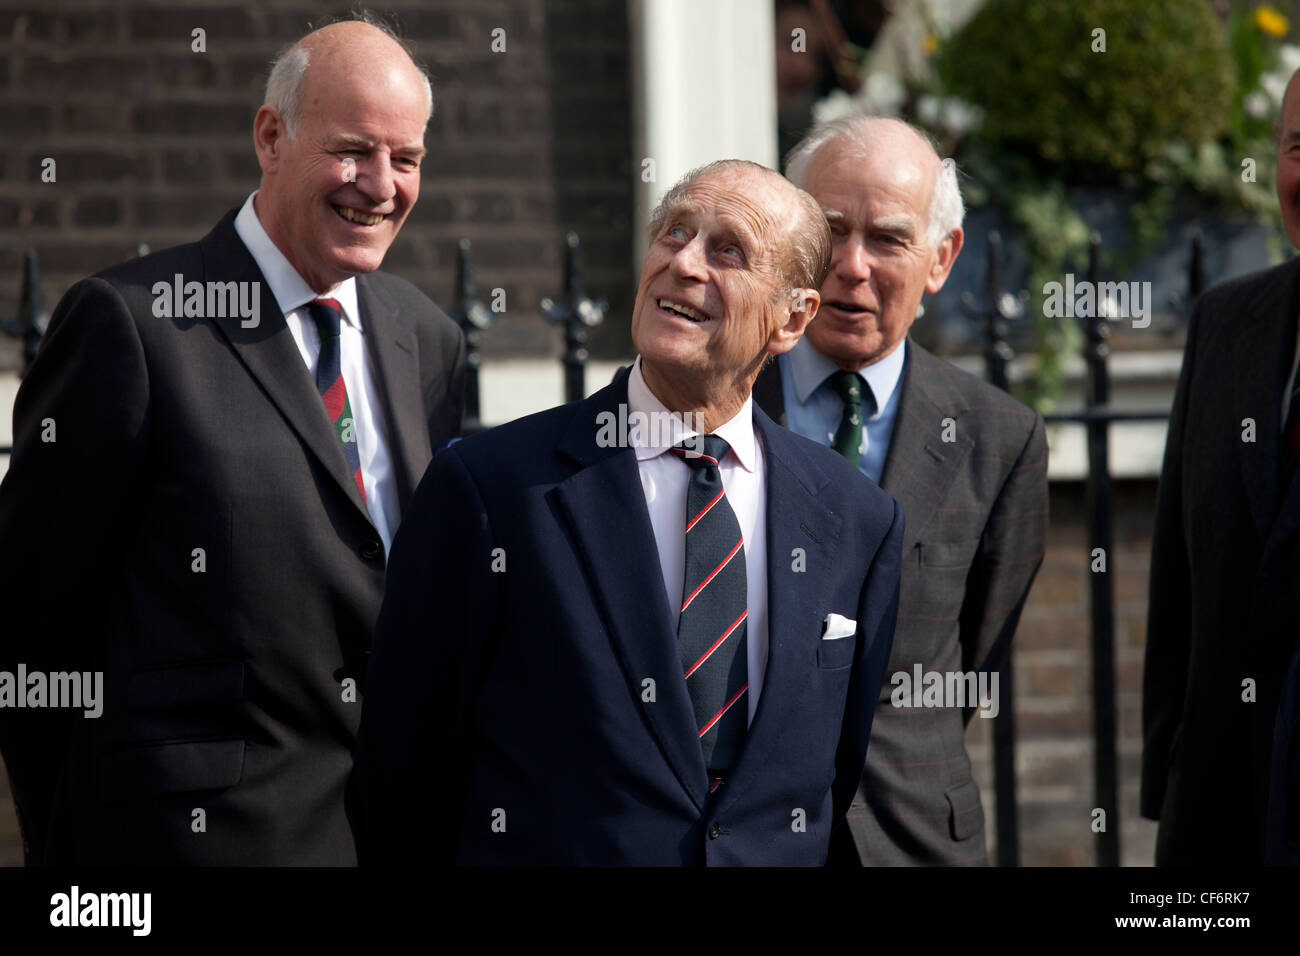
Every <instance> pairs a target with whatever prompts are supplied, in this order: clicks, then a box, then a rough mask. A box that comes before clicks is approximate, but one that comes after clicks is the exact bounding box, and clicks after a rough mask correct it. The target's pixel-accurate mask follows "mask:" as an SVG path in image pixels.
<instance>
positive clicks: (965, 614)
mask: <svg viewBox="0 0 1300 956" xmlns="http://www.w3.org/2000/svg"><path fill="white" fill-rule="evenodd" d="M1047 510H1048V502H1047V436H1046V430H1045V428H1044V425H1043V418H1042V416H1041V415H1035V416H1034V421H1033V424H1032V425H1031V426H1030V429H1029V435H1028V437H1027V438H1026V439H1025V443H1024V445H1023V446H1022V447H1021V449H1020V454H1019V455H1018V457H1017V458H1016V463H1015V464H1014V465H1013V466H1012V468H1011V472H1010V473H1009V474H1008V475H1007V479H1006V481H1005V483H1003V485H1002V490H1001V491H1000V492H999V493H998V498H997V501H996V502H995V503H994V505H993V510H992V511H991V512H989V517H988V521H987V522H986V523H985V526H984V533H983V535H981V537H980V545H979V549H978V551H977V552H976V555H975V560H974V561H973V562H972V565H971V572H970V574H969V576H968V577H967V579H966V596H965V598H964V599H963V601H962V607H961V614H960V616H959V625H960V639H961V656H962V669H963V670H965V671H967V672H970V671H995V670H997V669H998V668H999V667H1001V666H1002V661H1003V660H1004V659H1005V658H1006V654H1007V649H1008V648H1009V647H1010V646H1011V638H1012V637H1013V636H1014V635H1015V633H1016V625H1017V624H1019V623H1020V612H1021V611H1022V610H1023V609H1024V606H1025V599H1026V598H1027V597H1028V596H1029V587H1030V585H1031V584H1033V581H1034V575H1036V574H1037V573H1038V568H1039V566H1040V565H1041V564H1042V563H1043V552H1044V551H1045V549H1046V547H1047ZM973 713H974V708H967V709H966V711H965V715H964V716H965V719H966V720H968V721H969V720H970V718H971V715H972V714H973Z"/></svg>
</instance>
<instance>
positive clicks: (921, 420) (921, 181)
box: [754, 116, 1047, 865]
mask: <svg viewBox="0 0 1300 956" xmlns="http://www.w3.org/2000/svg"><path fill="white" fill-rule="evenodd" d="M787 175H789V176H790V178H791V179H792V180H793V181H794V183H795V184H796V185H799V186H802V187H804V188H805V189H807V190H808V191H809V192H810V193H811V194H812V196H813V198H814V199H816V200H817V201H818V203H820V204H821V207H822V209H823V210H824V211H825V214H826V217H827V219H828V220H829V222H830V226H831V235H832V236H833V245H834V253H833V255H832V258H831V268H830V274H829V275H828V276H827V278H826V281H825V282H824V283H823V284H822V286H821V296H822V307H821V311H820V312H818V314H817V318H816V320H815V321H814V322H813V323H812V324H811V325H810V326H809V327H808V333H807V334H806V335H805V336H804V339H803V341H802V342H800V343H799V344H798V345H797V346H796V347H795V348H793V349H791V350H790V351H789V352H787V353H785V354H784V355H782V356H780V358H779V359H778V361H776V362H774V363H772V364H771V365H770V366H769V367H768V368H767V369H766V370H765V371H764V373H763V375H761V376H760V377H759V380H758V382H757V383H756V384H755V386H754V398H755V400H756V401H757V402H758V403H759V405H760V406H761V407H762V408H763V409H764V410H766V411H767V412H768V413H769V414H770V415H772V417H773V418H776V419H777V420H778V421H780V422H781V423H782V424H784V425H787V426H788V427H789V428H791V429H793V430H794V431H796V432H798V433H799V434H800V435H803V436H805V437H806V438H810V439H812V440H813V441H817V442H820V443H821V444H823V445H830V446H832V447H834V448H835V449H836V450H837V451H839V452H840V453H841V454H842V455H843V456H844V457H845V458H847V459H848V460H849V461H850V462H851V463H852V464H853V465H854V466H855V467H856V468H857V469H859V470H860V471H861V472H862V474H864V475H866V476H867V477H869V478H871V480H872V481H875V482H878V483H879V484H880V486H881V487H882V488H883V489H884V490H885V491H886V492H887V493H889V494H890V495H892V496H893V497H894V498H895V499H897V501H898V502H899V504H901V505H902V506H903V515H904V519H905V522H906V529H907V531H906V535H905V537H904V539H903V581H902V596H901V597H900V599H899V614H898V632H897V635H896V637H895V640H894V651H893V656H892V658H891V660H890V663H889V672H888V673H889V678H888V679H887V683H886V686H885V689H884V691H883V692H882V694H881V698H880V706H879V709H878V711H877V713H876V723H875V726H874V728H873V730H872V739H871V749H870V751H869V752H868V754H867V762H866V766H865V769H864V770H863V773H862V788H861V791H860V792H859V794H858V796H857V798H856V799H855V800H854V805H853V807H852V808H850V810H849V813H848V824H849V829H850V831H851V832H852V834H853V838H854V841H855V844H856V846H857V851H858V855H859V859H860V860H861V862H862V863H863V864H892V865H900V864H950V865H982V864H985V863H987V856H986V852H985V847H984V813H983V809H982V808H981V806H980V796H979V789H978V788H977V786H976V784H975V781H974V779H973V778H972V776H971V767H970V758H969V757H968V756H967V754H966V746H965V739H964V731H965V728H966V723H967V722H968V721H969V720H970V718H971V715H972V713H973V712H974V709H975V707H976V704H977V702H976V701H974V700H970V699H964V700H960V701H959V700H946V701H944V705H943V706H938V707H929V706H926V707H914V706H906V707H898V706H895V703H896V701H895V697H896V695H899V694H901V697H902V699H903V702H904V703H909V704H911V703H913V700H912V693H906V694H902V693H901V692H902V691H903V690H904V685H903V684H902V683H901V682H898V681H896V677H897V676H898V675H902V677H903V678H905V679H906V680H907V681H908V682H912V681H914V680H915V675H916V671H917V668H918V667H919V668H920V671H921V673H922V674H923V675H927V674H931V673H938V674H940V675H943V676H944V680H945V683H947V675H949V674H953V673H960V674H962V675H969V676H967V681H968V682H970V684H973V685H974V686H979V680H980V676H979V675H985V677H984V681H985V685H984V686H985V687H986V688H990V689H992V688H993V686H994V685H993V684H992V683H991V677H990V676H988V675H992V676H993V677H996V671H997V670H998V668H999V667H1000V666H1001V663H1002V660H1003V658H1004V656H1005V654H1006V652H1007V648H1008V646H1009V645H1010V643H1011V638H1012V635H1013V634H1014V633H1015V630H1016V623H1017V622H1018V621H1019V619H1020V611H1021V608H1022V607H1023V606H1024V602H1025V597H1026V595H1027V594H1028V593H1029V586H1030V584H1031V582H1032V581H1033V579H1034V574H1035V573H1036V572H1037V570H1038V566H1039V564H1040V563H1041V562H1042V559H1043V550H1044V547H1045V544H1046V536H1047V442H1046V439H1045V437H1044V429H1043V420H1042V418H1041V417H1040V416H1038V415H1037V414H1035V413H1034V412H1033V411H1031V410H1030V409H1028V408H1026V407H1025V406H1023V405H1021V404H1020V403H1019V402H1016V401H1015V400H1014V399H1012V398H1011V397H1009V396H1008V395H1006V394H1004V393H1003V392H1001V391H999V390H998V389H996V388H994V387H993V386H991V385H988V384H987V383H985V382H982V381H980V380H979V379H977V378H975V377H974V376H972V375H968V374H967V373H965V372H963V371H961V370H960V369H957V368H955V367H954V366H952V365H949V364H948V363H947V362H944V361H942V360H940V359H937V358H935V357H934V356H933V355H931V354H930V353H929V352H927V351H926V350H925V349H923V348H921V346H919V345H917V344H916V343H915V342H913V341H912V340H911V339H909V338H908V335H907V333H908V330H909V329H910V328H911V326H912V322H913V320H914V319H915V318H916V315H917V312H918V310H919V307H920V304H921V297H922V295H923V294H924V293H926V292H930V293H934V292H938V291H939V289H940V288H941V287H942V286H943V284H944V281H945V280H946V279H947V278H948V273H949V270H951V268H952V264H953V262H954V261H956V258H957V254H958V253H959V252H960V251H961V245H962V230H961V220H962V201H961V193H960V191H959V190H958V187H957V177H956V173H955V170H954V168H953V166H952V163H951V161H945V162H940V160H939V157H938V156H937V155H936V154H935V151H934V148H933V147H932V146H931V145H930V144H929V142H928V141H927V140H926V139H925V138H924V137H923V136H922V135H921V134H919V133H918V132H917V131H916V130H914V129H913V128H911V127H909V126H908V125H907V124H905V123H903V122H901V121H899V120H893V119H883V118H879V117H870V116H850V117H847V118H844V119H841V120H836V121H834V122H831V123H827V124H824V125H822V126H820V127H817V128H816V129H813V130H812V131H811V132H809V133H808V135H807V136H806V137H805V138H804V140H803V141H802V142H801V143H800V144H799V145H798V146H796V147H795V149H794V150H793V151H792V152H791V153H790V157H789V160H788V169H787ZM966 686H969V684H968V685H966ZM913 692H914V693H916V694H917V695H918V696H919V690H915V689H914V691H913ZM985 699H992V700H993V705H992V706H991V707H987V708H982V709H981V713H986V714H987V713H992V712H994V711H995V708H996V707H997V706H999V704H998V702H997V700H996V698H995V697H990V698H985ZM1010 703H1011V702H1010V701H1009V700H1003V701H1001V706H1010Z"/></svg>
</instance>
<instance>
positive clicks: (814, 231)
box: [646, 159, 831, 295]
mask: <svg viewBox="0 0 1300 956" xmlns="http://www.w3.org/2000/svg"><path fill="white" fill-rule="evenodd" d="M735 167H739V168H742V169H756V170H762V171H763V172H764V173H766V174H767V175H769V176H777V177H778V178H779V177H780V174H779V173H777V172H776V171H775V170H771V169H768V168H767V167H766V166H763V165H761V164H759V163H753V162H750V161H749V160H747V159H718V160H714V161H713V162H711V163H706V164H705V165H703V166H697V167H696V168H695V169H692V170H691V171H690V172H688V173H687V174H686V175H685V176H683V177H682V178H681V179H679V180H677V182H676V183H674V184H673V187H672V188H671V189H669V190H668V192H666V193H664V198H663V199H661V200H659V204H658V205H657V206H655V208H654V212H652V213H651V214H650V220H649V222H648V223H647V224H646V231H647V232H648V233H649V237H650V241H651V242H654V240H655V239H656V238H657V237H658V236H659V232H660V230H662V229H663V227H664V220H665V219H666V218H667V216H668V212H669V211H670V210H671V209H672V208H673V206H675V205H676V204H677V203H678V202H680V201H681V198H682V195H683V194H684V193H685V192H686V190H687V189H689V188H690V187H691V185H692V184H693V183H694V182H695V181H696V180H697V179H699V178H700V177H701V176H704V175H706V174H708V173H713V172H718V171H720V170H723V169H731V168H735ZM786 185H791V184H789V183H787V184H786ZM794 191H795V193H796V194H797V195H796V196H795V199H796V201H797V202H798V204H799V208H800V211H801V213H802V215H801V216H800V217H799V218H800V220H802V221H801V222H798V223H794V224H792V232H793V236H792V241H791V242H790V243H789V249H788V252H787V255H786V256H785V261H784V262H783V263H782V268H781V278H782V281H783V282H784V283H785V287H784V288H783V289H781V290H780V292H779V294H781V295H785V293H786V292H788V291H789V290H791V289H820V288H821V285H822V283H823V282H825V281H826V276H827V274H828V273H829V272H830V270H831V230H830V226H828V225H827V224H826V217H825V216H824V215H822V209H821V206H819V205H817V200H815V199H813V198H812V196H810V195H808V194H807V193H806V192H804V191H803V190H802V189H800V188H799V187H798V186H795V187H794Z"/></svg>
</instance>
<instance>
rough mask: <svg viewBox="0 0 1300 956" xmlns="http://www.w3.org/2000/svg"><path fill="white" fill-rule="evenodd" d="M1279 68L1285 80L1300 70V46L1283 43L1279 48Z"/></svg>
mask: <svg viewBox="0 0 1300 956" xmlns="http://www.w3.org/2000/svg"><path fill="white" fill-rule="evenodd" d="M1277 68H1278V72H1279V73H1281V74H1282V77H1283V79H1288V80H1289V79H1290V78H1291V74H1292V73H1294V72H1295V71H1296V70H1300V46H1296V45H1295V44H1294V43H1283V44H1282V45H1281V46H1280V47H1278V48H1277Z"/></svg>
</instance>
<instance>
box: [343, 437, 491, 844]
mask: <svg viewBox="0 0 1300 956" xmlns="http://www.w3.org/2000/svg"><path fill="white" fill-rule="evenodd" d="M492 551H493V547H492V533H491V528H490V525H489V523H488V517H487V511H486V508H485V507H484V503H483V500H482V498H481V497H480V495H479V492H478V489H477V487H476V486H475V484H474V481H473V479H472V478H471V476H470V474H469V472H468V470H467V469H466V468H465V466H464V464H463V463H462V461H461V458H460V455H459V454H458V453H457V451H456V448H455V446H452V447H450V448H448V449H446V450H444V451H442V452H439V453H438V454H437V455H436V456H434V459H433V463H432V464H431V465H430V466H429V469H428V471H427V472H426V473H425V477H424V479H423V480H422V481H421V482H420V486H419V488H418V489H417V490H416V493H415V497H414V498H413V499H412V502H411V507H410V510H409V512H408V514H407V516H406V517H405V518H404V519H403V520H402V524H401V527H400V528H399V529H398V532H397V538H396V540H395V541H394V542H393V551H392V561H391V563H390V565H389V569H388V579H387V588H386V590H385V594H384V603H383V606H382V608H381V609H380V612H379V621H378V623H377V625H376V628H375V636H374V641H373V645H372V650H371V655H370V663H369V666H368V669H367V673H366V683H365V703H364V705H363V709H362V713H361V726H360V729H359V731H358V736H357V747H356V772H357V777H356V784H357V795H358V798H359V800H358V806H357V807H356V808H355V810H354V814H353V828H354V831H355V835H356V839H357V853H358V858H359V860H360V862H361V864H362V865H363V866H396V865H406V864H409V862H410V861H411V860H428V861H430V862H432V863H433V864H434V865H452V864H454V863H455V861H456V853H457V848H458V846H459V843H460V828H461V820H462V817H463V815H464V803H465V794H466V787H467V782H468V781H467V776H468V762H469V756H468V755H469V748H468V736H469V733H470V716H471V708H472V705H473V701H474V698H475V694H476V691H477V688H478V686H479V683H480V681H481V675H482V671H483V664H484V661H485V659H486V648H487V646H488V645H489V644H490V640H491V636H492V635H493V634H494V633H495V630H496V607H497V593H496V588H497V584H496V580H495V579H496V578H497V576H496V575H494V574H493V573H492V571H491V562H492Z"/></svg>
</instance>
